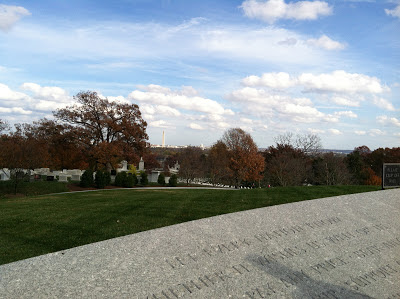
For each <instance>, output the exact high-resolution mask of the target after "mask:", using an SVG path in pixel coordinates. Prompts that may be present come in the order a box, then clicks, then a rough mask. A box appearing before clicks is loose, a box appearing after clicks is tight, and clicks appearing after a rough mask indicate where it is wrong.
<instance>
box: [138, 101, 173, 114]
mask: <svg viewBox="0 0 400 299" xmlns="http://www.w3.org/2000/svg"><path fill="white" fill-rule="evenodd" d="M140 111H141V112H142V113H144V114H146V115H148V114H150V115H153V114H157V115H165V116H172V117H176V116H180V115H181V113H180V112H179V110H177V109H174V108H171V107H168V106H163V105H148V104H143V105H140Z"/></svg>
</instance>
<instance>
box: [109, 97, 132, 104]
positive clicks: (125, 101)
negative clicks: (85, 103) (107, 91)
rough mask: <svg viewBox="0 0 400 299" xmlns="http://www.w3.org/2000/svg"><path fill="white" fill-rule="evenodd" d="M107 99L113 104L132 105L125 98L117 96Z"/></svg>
mask: <svg viewBox="0 0 400 299" xmlns="http://www.w3.org/2000/svg"><path fill="white" fill-rule="evenodd" d="M107 99H108V100H109V101H111V102H119V103H123V104H130V102H129V101H128V100H127V99H126V98H125V97H123V96H116V97H112V96H111V97H107Z"/></svg>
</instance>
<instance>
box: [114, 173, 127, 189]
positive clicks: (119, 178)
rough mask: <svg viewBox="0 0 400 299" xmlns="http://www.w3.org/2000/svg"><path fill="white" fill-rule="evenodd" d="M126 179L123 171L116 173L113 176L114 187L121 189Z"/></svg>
mask: <svg viewBox="0 0 400 299" xmlns="http://www.w3.org/2000/svg"><path fill="white" fill-rule="evenodd" d="M126 177H127V174H126V172H125V171H121V172H118V173H117V175H116V176H115V181H114V184H115V186H118V187H123V186H124V181H125V180H126Z"/></svg>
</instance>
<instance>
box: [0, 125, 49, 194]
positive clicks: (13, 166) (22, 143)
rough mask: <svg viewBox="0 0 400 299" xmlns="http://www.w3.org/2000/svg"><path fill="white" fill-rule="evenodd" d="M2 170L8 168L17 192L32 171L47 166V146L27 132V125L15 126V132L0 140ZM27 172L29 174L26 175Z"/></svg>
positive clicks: (3, 136)
mask: <svg viewBox="0 0 400 299" xmlns="http://www.w3.org/2000/svg"><path fill="white" fill-rule="evenodd" d="M0 147H1V151H0V161H1V164H2V165H1V168H3V167H4V168H8V169H10V172H11V178H12V181H13V185H14V193H16V192H17V189H18V185H19V182H20V181H22V180H23V179H24V178H25V175H28V176H29V174H30V170H32V169H34V168H37V167H40V166H42V165H45V164H46V163H47V159H48V151H47V145H46V143H45V142H44V141H43V140H40V139H37V138H35V136H33V135H32V134H30V132H29V130H26V125H20V124H16V125H15V130H14V131H12V132H10V133H9V134H7V135H5V134H4V135H2V136H1V140H0ZM25 171H27V173H25Z"/></svg>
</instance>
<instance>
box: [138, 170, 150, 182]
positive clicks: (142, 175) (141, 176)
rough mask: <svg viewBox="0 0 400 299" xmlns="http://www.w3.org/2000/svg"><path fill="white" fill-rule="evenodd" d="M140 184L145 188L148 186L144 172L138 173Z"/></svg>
mask: <svg viewBox="0 0 400 299" xmlns="http://www.w3.org/2000/svg"><path fill="white" fill-rule="evenodd" d="M140 184H141V185H142V186H147V185H148V184H149V179H148V177H147V173H146V172H145V171H142V172H141V173H140Z"/></svg>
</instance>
